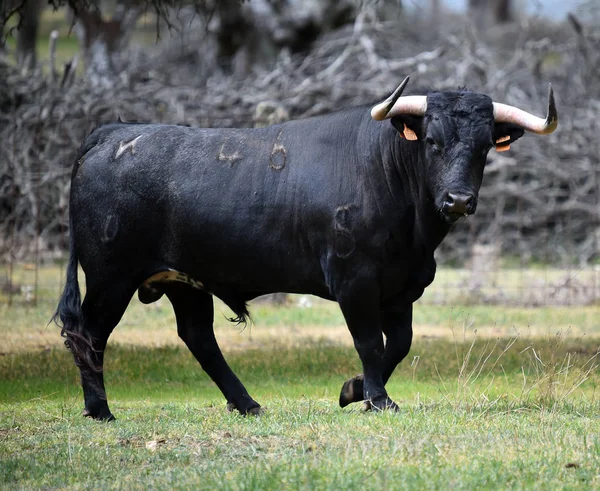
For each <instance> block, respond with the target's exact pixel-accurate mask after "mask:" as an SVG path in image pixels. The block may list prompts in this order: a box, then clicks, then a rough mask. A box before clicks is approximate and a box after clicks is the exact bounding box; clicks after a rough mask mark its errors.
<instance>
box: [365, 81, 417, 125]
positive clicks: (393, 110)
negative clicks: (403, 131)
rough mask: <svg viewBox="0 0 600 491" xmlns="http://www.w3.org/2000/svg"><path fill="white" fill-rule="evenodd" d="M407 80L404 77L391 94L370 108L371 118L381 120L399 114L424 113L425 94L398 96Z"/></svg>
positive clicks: (414, 114) (415, 114)
mask: <svg viewBox="0 0 600 491" xmlns="http://www.w3.org/2000/svg"><path fill="white" fill-rule="evenodd" d="M408 80H409V77H406V78H405V79H404V80H403V81H402V83H401V84H400V85H399V86H398V88H397V89H396V90H395V91H394V93H393V94H392V95H391V96H389V97H388V98H387V99H386V100H385V101H383V102H380V103H379V104H377V105H376V106H374V107H373V109H371V117H372V118H373V119H375V120H377V121H382V120H384V119H388V118H392V117H394V116H398V115H400V114H412V115H413V116H422V115H423V114H425V111H426V110H427V96H424V95H409V96H404V97H400V96H401V95H402V92H403V91H404V87H406V84H407V83H408Z"/></svg>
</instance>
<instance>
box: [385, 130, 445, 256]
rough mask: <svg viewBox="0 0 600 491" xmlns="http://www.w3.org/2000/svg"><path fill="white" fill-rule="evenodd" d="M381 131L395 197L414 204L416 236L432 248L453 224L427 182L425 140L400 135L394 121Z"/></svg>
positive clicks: (429, 248)
mask: <svg viewBox="0 0 600 491" xmlns="http://www.w3.org/2000/svg"><path fill="white" fill-rule="evenodd" d="M381 132H382V134H381V138H380V142H382V146H383V148H382V157H383V158H382V162H383V165H384V167H386V171H385V172H386V177H387V179H389V180H390V182H391V185H390V189H391V190H392V192H393V193H394V194H395V200H396V201H398V202H399V203H401V204H403V205H404V206H406V205H409V206H414V209H415V220H414V224H413V237H414V239H415V241H416V242H418V243H419V244H420V245H422V246H423V247H425V248H426V249H428V250H430V251H431V252H433V251H434V250H435V249H436V248H437V247H438V246H439V244H440V243H441V241H442V240H443V239H444V237H445V236H446V234H447V233H448V231H449V230H450V226H449V225H448V224H447V223H446V222H445V221H444V220H443V219H442V217H441V216H440V214H439V211H438V210H437V207H436V205H435V199H434V197H433V195H432V194H431V192H430V190H429V187H428V185H427V182H428V179H427V172H428V165H427V162H426V161H425V151H424V146H423V143H421V142H420V141H407V140H404V139H401V138H400V136H399V134H398V132H397V131H396V130H395V129H394V128H393V127H392V126H391V125H389V126H387V127H386V126H384V127H383V128H382V129H381ZM384 142H385V143H384ZM385 147H387V148H385Z"/></svg>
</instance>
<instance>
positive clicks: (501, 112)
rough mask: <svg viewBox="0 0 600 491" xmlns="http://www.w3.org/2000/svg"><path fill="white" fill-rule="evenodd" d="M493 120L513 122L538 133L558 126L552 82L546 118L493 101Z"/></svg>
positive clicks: (544, 132) (545, 132) (546, 131)
mask: <svg viewBox="0 0 600 491" xmlns="http://www.w3.org/2000/svg"><path fill="white" fill-rule="evenodd" d="M494 120H495V121H496V122H497V123H514V124H518V125H519V126H521V127H522V128H523V129H525V130H527V131H531V132H532V133H537V134H538V135H549V134H550V133H552V132H553V131H554V130H555V129H556V127H557V126H558V112H557V111H556V105H555V103H554V92H553V91H552V84H550V85H549V89H548V115H547V116H546V119H542V118H538V117H537V116H534V115H533V114H529V113H528V112H526V111H523V110H522V109H519V108H517V107H514V106H509V105H507V104H500V103H499V102H494Z"/></svg>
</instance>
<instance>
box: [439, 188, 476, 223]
mask: <svg viewBox="0 0 600 491" xmlns="http://www.w3.org/2000/svg"><path fill="white" fill-rule="evenodd" d="M476 207H477V200H476V199H475V196H473V195H472V194H463V193H447V194H446V197H445V199H444V204H443V206H442V212H443V213H444V215H446V217H448V218H449V219H450V220H452V221H454V220H457V219H458V218H460V217H461V216H467V215H472V214H473V213H475V208H476Z"/></svg>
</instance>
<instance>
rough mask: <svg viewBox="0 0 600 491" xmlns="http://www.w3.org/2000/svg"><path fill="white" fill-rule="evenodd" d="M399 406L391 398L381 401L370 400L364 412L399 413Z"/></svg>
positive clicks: (366, 403) (364, 407)
mask: <svg viewBox="0 0 600 491" xmlns="http://www.w3.org/2000/svg"><path fill="white" fill-rule="evenodd" d="M399 410H400V408H399V407H398V404H396V403H395V402H394V401H392V400H391V399H390V398H389V397H383V398H381V399H376V400H373V399H369V400H368V401H365V402H364V404H363V411H394V412H397V411H399Z"/></svg>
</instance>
